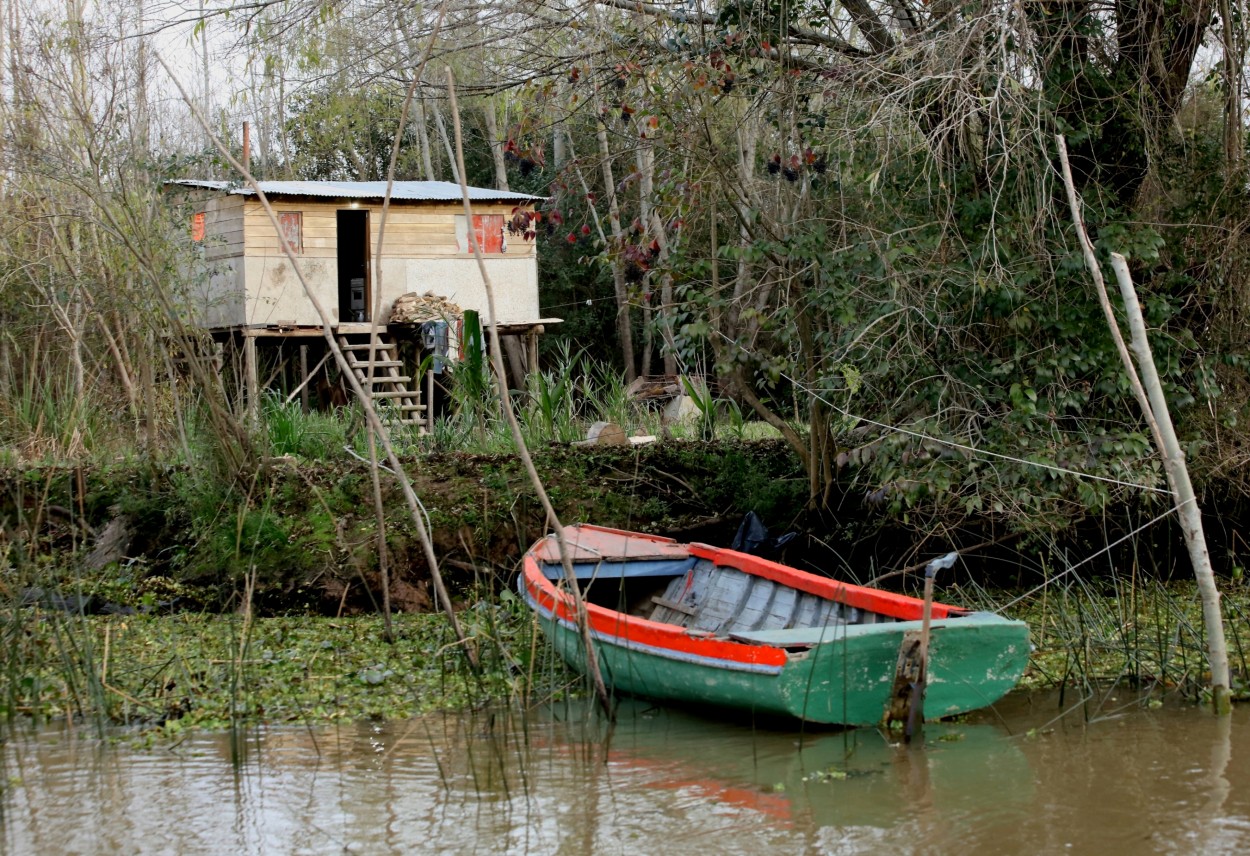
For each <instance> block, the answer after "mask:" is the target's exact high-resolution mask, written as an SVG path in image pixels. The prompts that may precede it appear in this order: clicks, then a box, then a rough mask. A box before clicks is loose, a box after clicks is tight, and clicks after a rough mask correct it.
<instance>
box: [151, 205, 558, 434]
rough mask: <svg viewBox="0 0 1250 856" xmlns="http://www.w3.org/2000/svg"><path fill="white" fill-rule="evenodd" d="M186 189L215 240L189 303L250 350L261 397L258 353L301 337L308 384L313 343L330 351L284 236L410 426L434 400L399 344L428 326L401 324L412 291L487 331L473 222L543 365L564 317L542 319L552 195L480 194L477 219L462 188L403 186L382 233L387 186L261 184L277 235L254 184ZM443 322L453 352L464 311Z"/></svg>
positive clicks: (509, 330)
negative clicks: (543, 228) (541, 264)
mask: <svg viewBox="0 0 1250 856" xmlns="http://www.w3.org/2000/svg"><path fill="white" fill-rule="evenodd" d="M174 184H175V185H178V186H181V187H183V188H186V191H187V192H188V194H189V196H190V198H191V202H192V207H191V211H192V213H191V223H190V224H189V226H190V231H191V237H192V240H193V241H194V242H195V243H197V244H198V245H200V247H201V248H202V251H201V253H202V255H201V258H202V261H203V264H204V269H203V271H202V275H201V276H200V277H198V278H197V285H196V290H195V291H194V292H193V293H192V294H191V295H189V298H188V304H189V305H188V310H189V312H190V313H191V315H192V317H193V319H194V320H195V322H196V323H197V324H199V325H201V326H203V327H205V328H207V329H208V330H209V331H211V332H212V334H213V336H214V338H215V339H217V340H218V341H219V342H221V343H223V345H225V346H226V347H227V348H228V349H231V350H232V351H236V352H241V353H242V356H243V363H244V368H243V370H242V374H243V378H242V379H243V380H244V382H245V384H246V386H247V388H248V390H249V392H250V393H251V395H250V396H249V397H251V398H252V400H253V401H254V400H255V396H256V395H257V390H258V387H259V379H258V369H257V366H258V360H257V348H258V347H262V348H264V347H275V346H276V347H282V346H284V345H287V344H290V343H291V340H293V339H294V340H299V341H300V343H302V346H301V347H300V348H299V356H300V363H301V367H300V375H302V382H304V383H305V384H307V382H308V380H309V371H308V365H307V362H308V360H309V356H310V354H309V350H310V347H311V348H312V349H313V351H314V352H315V353H314V354H313V358H314V359H315V358H316V356H317V354H319V353H322V352H321V351H320V350H319V349H317V347H316V343H315V340H316V338H317V337H321V336H322V335H323V330H322V319H321V317H320V315H319V314H318V312H317V309H316V307H315V306H314V303H313V300H312V299H310V297H309V295H308V293H307V292H306V291H305V289H304V287H303V286H302V285H301V283H300V281H299V278H298V277H297V276H296V274H295V270H294V266H293V265H292V262H291V260H290V259H289V258H288V257H287V255H286V253H285V252H284V250H283V246H282V242H283V241H285V242H286V243H287V244H288V245H289V246H290V248H291V250H292V252H293V253H294V255H295V257H296V259H297V262H298V264H299V267H300V270H301V271H302V273H303V276H304V278H305V280H306V281H307V282H308V285H309V287H310V290H311V291H312V292H313V294H314V295H315V296H316V298H317V301H318V302H320V304H321V305H322V307H323V308H324V309H325V311H326V313H327V314H328V315H329V318H330V322H331V325H332V326H333V329H334V333H335V335H336V336H337V337H338V340H339V343H340V345H341V346H342V347H343V348H344V350H345V351H347V352H348V354H349V361H350V362H352V363H353V364H354V365H356V366H359V368H358V369H357V375H358V377H360V379H361V380H362V381H370V382H371V385H372V387H373V390H374V396H375V398H377V399H378V400H379V401H387V402H389V403H392V404H394V405H395V408H394V410H395V411H396V412H397V413H398V414H402V415H404V418H405V421H417V420H418V419H420V418H421V414H423V413H424V412H425V411H426V407H425V406H424V405H423V404H422V403H421V401H420V398H421V391H420V388H419V383H416V384H414V383H413V380H412V377H411V375H410V374H406V373H405V372H404V371H402V369H404V368H405V366H404V364H403V363H402V362H401V361H400V360H399V359H398V353H397V350H396V340H397V339H399V338H403V337H405V336H409V337H414V335H415V332H416V331H414V330H413V329H406V327H408V328H410V327H411V325H406V324H405V323H404V322H401V323H399V324H392V323H391V322H392V319H391V308H392V304H394V303H395V301H396V300H398V299H399V298H400V297H401V296H402V295H406V294H412V293H415V294H416V295H418V296H421V297H424V296H427V295H428V296H429V298H430V299H431V300H433V301H436V302H438V303H439V304H441V305H446V304H454V306H455V307H458V308H459V309H460V310H472V311H475V312H477V313H478V314H479V315H480V317H481V320H482V323H483V325H485V324H486V323H488V322H489V321H490V312H489V307H488V305H487V300H486V289H485V286H484V284H483V281H482V275H481V272H480V269H479V267H478V263H477V260H476V258H475V257H474V254H473V248H472V245H471V243H470V240H469V232H470V229H472V230H473V231H474V232H475V233H476V235H477V239H478V242H479V244H480V246H481V248H482V252H483V255H484V261H485V267H486V270H487V272H488V274H489V276H490V279H491V283H492V285H493V287H494V292H495V304H496V309H497V311H498V313H499V317H498V319H497V320H498V322H499V325H500V331H501V333H504V334H505V335H510V336H518V337H521V338H522V340H523V342H524V344H525V346H526V347H525V349H524V353H525V354H526V355H527V357H528V361H529V362H530V363H531V365H532V363H533V361H535V360H536V351H537V336H538V334H539V333H540V332H542V329H543V325H544V324H549V323H554V322H557V321H558V319H543V318H540V317H539V302H538V272H537V256H536V248H535V231H536V230H535V225H536V223H537V218H536V217H535V215H534V206H535V204H536V203H538V202H540V201H541V198H540V197H535V196H530V195H527V194H523V193H511V192H507V191H499V190H490V189H486V188H469V198H470V201H471V203H472V211H473V214H472V221H471V222H470V220H469V219H468V218H467V217H466V216H465V213H464V207H463V204H462V202H461V192H460V187H459V185H457V184H454V183H451V182H443V181H397V182H395V183H394V185H393V187H392V192H391V202H390V207H389V209H388V211H387V215H386V222H385V227H384V228H383V224H382V202H383V197H384V194H385V192H386V183H385V182H381V181H262V182H260V188H261V190H262V191H263V192H264V194H265V196H266V197H267V198H268V200H269V202H270V204H271V206H272V207H273V209H274V212H275V214H276V215H277V218H278V228H277V229H275V228H274V225H273V223H272V221H271V220H270V218H269V216H268V214H267V213H266V212H265V210H264V208H263V207H262V205H261V203H260V200H259V198H258V197H257V195H256V193H255V192H254V191H253V190H252V188H251V187H249V186H246V185H239V184H233V183H230V182H225V181H199V180H183V181H177V182H174ZM379 245H380V246H381V259H380V263H379V260H378V253H377V250H378V247H379ZM379 298H380V303H379V300H378V299H379ZM375 312H376V313H377V317H376V318H375V317H374V314H375ZM444 320H445V321H447V322H449V328H450V333H451V336H450V338H451V347H452V350H453V357H454V350H455V348H456V330H455V326H456V321H457V320H458V319H454V318H447V319H444ZM374 322H376V325H377V327H378V328H379V332H380V334H381V336H380V337H379V339H378V341H377V343H375V344H376V347H375V346H373V345H371V344H370V342H369V336H368V335H367V334H368V332H369V329H370V327H371V325H372V324H373V323H374ZM427 332H428V331H427ZM444 341H446V337H444ZM427 344H428V342H427ZM313 373H314V374H315V373H316V372H315V371H314V372H313Z"/></svg>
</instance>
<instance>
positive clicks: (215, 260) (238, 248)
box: [187, 193, 247, 328]
mask: <svg viewBox="0 0 1250 856" xmlns="http://www.w3.org/2000/svg"><path fill="white" fill-rule="evenodd" d="M193 210H194V211H195V212H196V213H202V214H203V215H204V239H203V240H202V241H201V242H200V244H201V249H200V254H199V265H198V268H199V269H198V270H197V271H196V272H195V275H194V276H192V278H191V284H190V293H189V294H188V296H187V297H188V304H189V305H188V310H189V311H190V313H191V317H192V318H194V319H195V321H196V323H198V324H200V325H202V326H204V327H210V328H211V327H230V326H236V325H239V324H244V323H246V317H247V316H246V301H245V299H244V295H245V290H246V288H245V281H244V200H243V197H241V196H225V195H222V194H218V193H212V194H204V195H203V196H202V198H200V199H198V200H194V201H193ZM188 228H191V226H190V224H188Z"/></svg>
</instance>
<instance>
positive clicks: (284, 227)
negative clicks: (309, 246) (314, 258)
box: [278, 211, 304, 255]
mask: <svg viewBox="0 0 1250 856" xmlns="http://www.w3.org/2000/svg"><path fill="white" fill-rule="evenodd" d="M278 226H279V227H280V228H281V231H282V237H283V238H284V239H285V240H286V242H287V243H288V244H290V245H291V252H293V253H296V254H297V255H298V254H299V253H302V252H304V214H303V212H302V211H283V212H281V213H279V214H278Z"/></svg>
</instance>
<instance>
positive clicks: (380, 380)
mask: <svg viewBox="0 0 1250 856" xmlns="http://www.w3.org/2000/svg"><path fill="white" fill-rule="evenodd" d="M362 374H363V373H362ZM369 380H370V378H368V377H361V378H360V382H361V383H368V382H369ZM372 380H373V385H374V386H377V385H378V384H387V383H407V382H408V381H410V380H412V378H410V377H408V375H401V374H398V375H390V376H389V377H388V376H387V375H374V376H373V378H372Z"/></svg>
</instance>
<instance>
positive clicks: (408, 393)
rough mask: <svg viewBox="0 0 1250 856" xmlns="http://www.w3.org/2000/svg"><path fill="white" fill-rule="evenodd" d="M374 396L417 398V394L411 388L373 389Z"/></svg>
mask: <svg viewBox="0 0 1250 856" xmlns="http://www.w3.org/2000/svg"><path fill="white" fill-rule="evenodd" d="M373 397H374V398H416V397H417V394H416V393H415V392H413V391H412V390H411V389H395V390H385V391H383V390H377V389H375V390H374V391H373Z"/></svg>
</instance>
